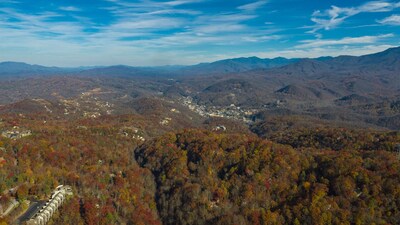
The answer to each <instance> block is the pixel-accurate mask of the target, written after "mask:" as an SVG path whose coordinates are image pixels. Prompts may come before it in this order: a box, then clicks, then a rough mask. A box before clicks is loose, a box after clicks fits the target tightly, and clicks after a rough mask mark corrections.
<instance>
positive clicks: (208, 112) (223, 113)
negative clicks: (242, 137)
mask: <svg viewBox="0 0 400 225" xmlns="http://www.w3.org/2000/svg"><path fill="white" fill-rule="evenodd" d="M182 102H183V105H185V106H187V107H188V108H189V109H190V110H192V111H193V112H196V113H197V114H199V115H201V116H204V117H222V118H228V119H236V120H242V121H244V122H246V123H251V122H252V121H251V115H253V114H255V113H256V112H257V111H258V110H256V109H244V108H241V107H238V106H235V105H234V104H231V105H230V106H226V107H222V106H220V107H217V106H205V105H198V104H196V103H195V102H194V101H193V99H192V97H190V96H189V97H185V98H183V101H182Z"/></svg>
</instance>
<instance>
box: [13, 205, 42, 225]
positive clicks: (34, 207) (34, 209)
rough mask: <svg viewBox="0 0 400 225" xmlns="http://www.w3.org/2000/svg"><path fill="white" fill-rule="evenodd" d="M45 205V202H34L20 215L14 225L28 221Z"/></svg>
mask: <svg viewBox="0 0 400 225" xmlns="http://www.w3.org/2000/svg"><path fill="white" fill-rule="evenodd" d="M45 203H46V201H36V202H31V205H30V206H29V208H28V210H26V212H25V213H24V214H22V215H21V216H20V217H19V218H18V219H17V220H16V221H15V223H16V224H21V223H22V222H24V221H27V220H29V219H30V218H31V217H32V216H34V215H35V214H36V213H37V212H38V211H39V210H40V208H42V206H43V205H44V204H45Z"/></svg>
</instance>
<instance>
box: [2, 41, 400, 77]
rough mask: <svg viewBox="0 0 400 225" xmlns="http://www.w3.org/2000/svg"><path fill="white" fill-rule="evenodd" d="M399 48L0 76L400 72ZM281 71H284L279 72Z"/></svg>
mask: <svg viewBox="0 0 400 225" xmlns="http://www.w3.org/2000/svg"><path fill="white" fill-rule="evenodd" d="M399 61H400V47H398V48H391V49H388V50H386V51H383V52H379V53H376V54H370V55H364V56H359V57H357V56H338V57H320V58H315V59H309V58H294V59H287V58H282V57H278V58H273V59H260V58H258V57H249V58H234V59H225V60H220V61H216V62H211V63H200V64H197V65H192V66H159V67H133V66H124V65H115V66H106V67H77V68H61V67H46V66H41V65H30V64H26V63H21V62H2V63H0V75H20V76H23V75H35V74H37V75H50V74H55V75H59V74H79V75H117V76H165V75H207V74H208V75H217V74H218V75H221V74H229V73H240V72H245V71H251V70H269V69H275V70H274V72H279V73H282V72H283V73H286V74H289V73H292V72H295V73H296V74H297V75H305V74H307V75H311V74H320V73H321V72H324V71H331V70H338V69H339V70H341V71H344V70H349V69H351V70H355V69H358V70H365V71H368V70H370V69H372V70H374V69H377V68H379V69H380V70H382V69H386V68H390V69H391V70H393V69H394V70H400V63H399ZM280 67H282V68H280ZM277 68H279V69H277Z"/></svg>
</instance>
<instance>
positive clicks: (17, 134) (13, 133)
mask: <svg viewBox="0 0 400 225" xmlns="http://www.w3.org/2000/svg"><path fill="white" fill-rule="evenodd" d="M30 135H32V131H30V130H26V129H21V128H19V127H17V126H15V127H13V128H12V129H10V130H5V131H3V132H2V133H1V136H3V137H5V138H10V139H14V140H15V139H19V138H23V137H27V136H30Z"/></svg>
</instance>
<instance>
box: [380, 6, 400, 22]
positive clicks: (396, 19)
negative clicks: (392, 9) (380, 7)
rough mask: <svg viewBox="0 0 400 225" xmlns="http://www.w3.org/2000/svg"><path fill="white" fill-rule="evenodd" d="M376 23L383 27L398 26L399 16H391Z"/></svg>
mask: <svg viewBox="0 0 400 225" xmlns="http://www.w3.org/2000/svg"><path fill="white" fill-rule="evenodd" d="M399 4H400V3H399ZM378 22H379V23H381V24H385V25H394V26H400V15H391V16H389V17H386V18H384V19H382V20H378Z"/></svg>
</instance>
